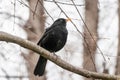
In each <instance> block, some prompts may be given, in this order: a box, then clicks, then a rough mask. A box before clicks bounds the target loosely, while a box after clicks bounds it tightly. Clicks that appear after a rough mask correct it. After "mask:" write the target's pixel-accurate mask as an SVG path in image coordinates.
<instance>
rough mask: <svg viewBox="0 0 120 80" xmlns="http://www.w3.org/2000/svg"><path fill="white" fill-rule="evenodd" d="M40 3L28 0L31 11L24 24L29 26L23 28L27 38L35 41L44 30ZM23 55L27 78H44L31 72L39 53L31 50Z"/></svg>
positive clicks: (39, 79) (38, 79)
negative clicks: (27, 72)
mask: <svg viewBox="0 0 120 80" xmlns="http://www.w3.org/2000/svg"><path fill="white" fill-rule="evenodd" d="M41 3H43V0H39V1H38V0H29V5H30V8H31V11H30V16H29V20H28V23H27V24H26V27H30V28H29V29H25V30H26V31H27V33H28V39H29V40H30V41H33V42H35V43H37V42H38V40H39V39H40V37H41V35H42V33H43V31H44V26H45V25H44V23H45V17H44V10H43V6H42V5H41ZM24 56H25V59H26V61H27V66H28V71H29V79H30V80H45V77H44V76H43V77H36V76H34V74H33V72H34V68H35V65H36V64H37V60H38V57H39V55H36V54H33V52H32V51H30V54H29V55H27V56H26V55H24ZM28 58H29V59H28Z"/></svg>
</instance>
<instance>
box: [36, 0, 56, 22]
mask: <svg viewBox="0 0 120 80" xmlns="http://www.w3.org/2000/svg"><path fill="white" fill-rule="evenodd" d="M38 1H39V3H40V4H41V6H42V7H43V9H44V10H45V12H46V13H47V14H48V15H49V16H50V18H51V19H52V20H53V21H54V19H53V17H52V16H51V15H50V14H49V12H48V11H47V10H46V8H45V7H44V5H43V4H42V2H41V1H40V0H38Z"/></svg>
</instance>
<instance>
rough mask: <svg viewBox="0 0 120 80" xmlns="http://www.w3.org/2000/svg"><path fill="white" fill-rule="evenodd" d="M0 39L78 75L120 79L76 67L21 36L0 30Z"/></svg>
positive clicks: (109, 79)
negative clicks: (28, 50)
mask: <svg viewBox="0 0 120 80" xmlns="http://www.w3.org/2000/svg"><path fill="white" fill-rule="evenodd" d="M0 41H6V42H12V43H16V44H18V45H20V46H22V47H24V48H27V49H30V50H32V51H34V52H36V53H38V54H40V55H42V56H44V57H45V58H47V59H49V60H50V61H52V62H54V63H55V64H57V65H58V66H60V67H62V68H64V69H66V70H68V71H71V72H74V73H76V74H78V75H82V76H84V77H87V78H95V79H105V80H120V76H117V75H109V74H104V73H96V72H91V71H88V70H85V69H81V68H77V67H75V66H73V65H71V64H69V63H67V62H65V61H64V60H62V59H60V58H59V57H58V56H55V55H54V54H51V53H50V52H49V51H47V50H45V49H43V48H42V47H40V46H37V45H36V44H34V43H32V42H30V41H28V40H24V39H22V38H19V37H16V36H13V35H10V34H8V33H5V32H0Z"/></svg>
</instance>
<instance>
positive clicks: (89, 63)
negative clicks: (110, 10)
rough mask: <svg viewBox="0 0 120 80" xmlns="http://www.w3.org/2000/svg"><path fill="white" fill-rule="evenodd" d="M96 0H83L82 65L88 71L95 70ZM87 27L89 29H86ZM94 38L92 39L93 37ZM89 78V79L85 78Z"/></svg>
mask: <svg viewBox="0 0 120 80" xmlns="http://www.w3.org/2000/svg"><path fill="white" fill-rule="evenodd" d="M97 3H98V0H92V1H91V0H85V4H86V5H85V9H86V11H85V23H86V25H87V26H84V64H83V67H84V68H85V69H87V70H90V71H96V69H95V63H94V56H95V51H96V41H97V37H98V35H97V25H98V7H97ZM88 29H89V30H88ZM93 38H94V39H93ZM85 80H90V79H87V78H86V79H85Z"/></svg>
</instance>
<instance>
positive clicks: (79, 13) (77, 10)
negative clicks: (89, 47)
mask: <svg viewBox="0 0 120 80" xmlns="http://www.w3.org/2000/svg"><path fill="white" fill-rule="evenodd" d="M71 1H72V3H73V4H74V6H75V8H76V10H77V12H78V14H79V16H80V18H81V20H82V21H83V24H84V25H85V27H86V29H87V31H88V33H89V34H90V36H91V38H92V39H93V41H94V42H95V45H96V47H97V48H98V50H99V51H100V53H101V54H102V56H103V59H104V60H105V61H107V60H106V59H105V56H104V54H103V52H102V50H101V49H100V48H99V46H98V45H97V42H96V41H95V39H94V37H93V35H92V34H91V32H90V30H89V28H88V27H87V24H86V23H85V21H84V19H83V18H82V16H81V13H80V11H79V10H78V8H77V6H76V4H75V3H74V1H73V0H71Z"/></svg>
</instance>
